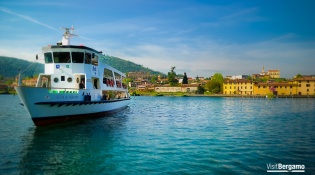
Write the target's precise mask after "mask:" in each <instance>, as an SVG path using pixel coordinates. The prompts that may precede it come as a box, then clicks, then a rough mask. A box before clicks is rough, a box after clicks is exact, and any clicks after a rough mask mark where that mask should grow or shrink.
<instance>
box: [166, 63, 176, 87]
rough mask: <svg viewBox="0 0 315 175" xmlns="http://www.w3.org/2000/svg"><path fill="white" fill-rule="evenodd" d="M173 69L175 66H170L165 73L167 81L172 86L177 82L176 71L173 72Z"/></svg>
mask: <svg viewBox="0 0 315 175" xmlns="http://www.w3.org/2000/svg"><path fill="white" fill-rule="evenodd" d="M174 69H175V66H174V67H171V72H168V74H167V78H168V83H169V84H170V85H171V86H174V85H175V84H176V83H177V82H178V80H177V79H176V72H174Z"/></svg>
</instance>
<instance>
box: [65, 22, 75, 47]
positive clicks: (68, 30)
mask: <svg viewBox="0 0 315 175" xmlns="http://www.w3.org/2000/svg"><path fill="white" fill-rule="evenodd" d="M61 29H63V30H65V33H64V34H63V37H62V45H63V46H68V45H70V40H71V38H72V37H73V36H78V35H76V34H73V33H72V31H73V30H74V28H73V26H72V27H71V28H66V27H61Z"/></svg>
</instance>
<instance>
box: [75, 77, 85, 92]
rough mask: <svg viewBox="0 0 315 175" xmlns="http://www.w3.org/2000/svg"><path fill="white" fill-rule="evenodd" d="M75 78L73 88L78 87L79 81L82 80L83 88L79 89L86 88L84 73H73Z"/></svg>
mask: <svg viewBox="0 0 315 175" xmlns="http://www.w3.org/2000/svg"><path fill="white" fill-rule="evenodd" d="M75 79H76V84H75V88H77V89H80V83H81V82H82V81H83V85H84V88H83V87H82V88H81V89H85V88H86V78H85V74H76V75H75Z"/></svg>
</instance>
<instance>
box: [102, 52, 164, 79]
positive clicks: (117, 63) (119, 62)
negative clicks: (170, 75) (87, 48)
mask: <svg viewBox="0 0 315 175" xmlns="http://www.w3.org/2000/svg"><path fill="white" fill-rule="evenodd" d="M104 58H105V63H106V64H108V65H110V66H112V67H114V68H116V69H117V70H120V71H121V72H124V73H127V72H146V73H150V74H151V75H165V74H164V73H161V72H158V71H153V70H151V69H149V68H145V67H143V66H142V65H139V64H135V63H133V62H131V61H126V60H123V59H121V58H118V57H114V56H109V55H105V56H104Z"/></svg>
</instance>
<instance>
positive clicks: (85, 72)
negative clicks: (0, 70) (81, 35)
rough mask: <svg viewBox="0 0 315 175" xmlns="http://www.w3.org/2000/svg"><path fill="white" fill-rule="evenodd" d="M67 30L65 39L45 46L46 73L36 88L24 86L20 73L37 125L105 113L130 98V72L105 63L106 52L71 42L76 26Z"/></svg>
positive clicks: (21, 94)
mask: <svg viewBox="0 0 315 175" xmlns="http://www.w3.org/2000/svg"><path fill="white" fill-rule="evenodd" d="M64 29H65V33H64V35H63V38H62V42H58V43H57V45H48V46H47V47H43V48H42V51H43V57H44V59H45V73H40V74H39V76H38V80H37V84H36V87H26V86H22V83H21V78H20V75H19V83H18V86H17V87H16V88H15V89H16V91H17V93H18V95H19V97H20V99H21V101H22V104H23V105H24V106H25V107H26V109H27V111H28V112H29V114H30V115H31V117H32V120H33V122H34V124H35V125H36V126H44V125H50V124H55V123H61V122H65V121H70V120H75V119H80V118H87V117H99V116H104V115H106V114H108V113H112V112H116V111H119V110H121V109H123V108H125V107H126V106H127V105H128V104H129V101H130V95H129V93H128V89H127V86H126V84H124V83H123V82H124V79H125V77H126V75H125V74H123V73H122V72H120V71H118V70H116V69H115V68H113V67H110V66H109V65H107V64H105V62H104V59H103V55H102V52H99V51H96V50H94V49H91V48H89V47H86V46H81V45H80V46H75V45H70V39H71V37H73V36H75V34H72V31H73V30H74V29H73V27H72V28H64ZM36 58H38V57H37V56H36Z"/></svg>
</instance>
